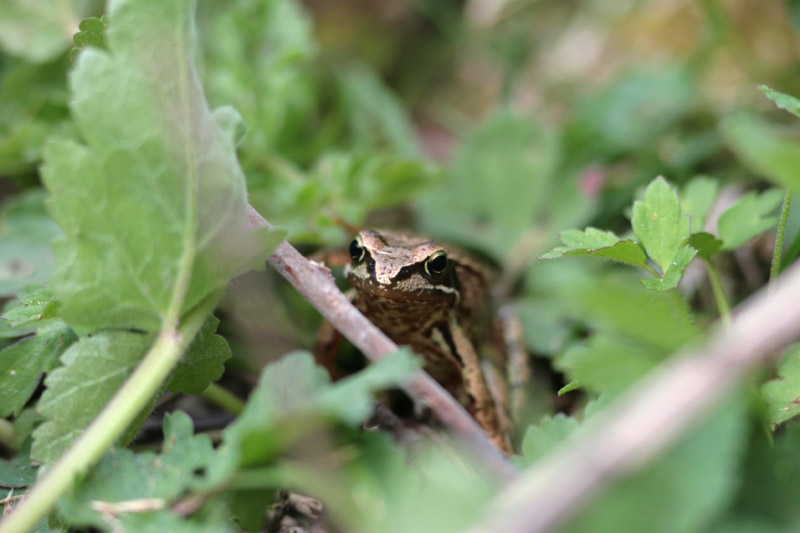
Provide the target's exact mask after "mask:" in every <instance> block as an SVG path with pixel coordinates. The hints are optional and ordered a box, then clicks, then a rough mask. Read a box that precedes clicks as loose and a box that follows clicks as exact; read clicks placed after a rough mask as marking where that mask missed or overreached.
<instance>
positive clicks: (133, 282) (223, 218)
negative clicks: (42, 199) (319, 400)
mask: <svg viewBox="0 0 800 533" xmlns="http://www.w3.org/2000/svg"><path fill="white" fill-rule="evenodd" d="M114 6H115V9H114V10H113V11H112V12H111V13H110V14H109V27H108V32H107V37H108V47H109V51H108V52H107V51H103V50H99V49H97V48H89V49H87V50H85V51H84V52H83V53H82V54H81V55H80V57H79V60H78V62H77V65H76V68H75V70H74V71H73V73H72V75H71V76H70V88H71V92H72V100H71V109H72V113H73V118H74V122H75V125H76V128H77V130H78V131H79V132H80V135H81V137H82V140H81V141H78V140H75V139H68V138H63V137H61V138H57V139H54V140H53V141H51V142H50V143H48V145H47V148H46V150H45V164H44V166H43V167H42V177H43V179H44V181H45V184H46V185H47V187H48V188H49V189H50V191H51V192H52V195H51V197H50V200H49V207H50V210H51V213H52V214H53V218H54V219H55V220H56V221H57V222H58V223H59V225H60V226H61V227H62V229H63V230H64V232H65V233H66V236H65V238H63V239H61V240H59V241H57V242H56V243H55V245H54V247H55V253H56V263H57V270H56V273H55V275H54V276H53V279H52V284H53V289H54V291H55V293H56V296H57V298H58V299H59V300H60V301H62V302H63V304H64V307H63V310H62V316H63V317H64V318H65V320H67V322H68V323H70V324H72V325H80V326H83V327H86V328H101V327H119V328H129V329H137V330H144V331H156V330H158V328H159V327H160V325H161V323H162V322H163V321H164V320H165V319H167V318H168V317H169V316H170V315H173V316H172V317H171V318H169V320H172V321H175V320H176V319H177V318H178V316H174V315H181V314H183V313H184V312H186V311H187V310H189V309H192V308H194V307H195V306H196V305H197V304H198V303H200V302H201V301H204V300H205V299H206V298H207V297H209V295H212V294H215V293H217V292H218V291H219V290H220V289H221V288H222V287H223V286H224V285H225V284H226V283H227V281H228V280H229V279H230V278H231V277H233V276H235V275H236V274H238V273H241V272H242V271H244V270H246V269H247V268H249V267H251V266H252V265H253V264H255V262H256V261H257V260H261V259H263V258H264V257H266V255H267V253H268V250H267V249H266V246H265V243H264V239H265V235H266V234H267V233H268V232H266V231H258V232H256V233H251V234H247V233H246V231H245V228H246V218H247V202H246V192H245V184H244V176H243V175H242V172H241V169H240V168H239V166H238V162H237V160H236V152H235V143H234V136H235V121H231V120H230V113H222V114H220V113H219V112H216V113H212V111H211V110H210V109H209V108H208V106H207V104H206V102H205V99H204V95H203V91H202V87H201V86H200V83H199V80H198V78H197V73H196V72H195V67H194V64H193V57H194V45H195V39H194V24H193V19H192V8H193V7H194V2H193V1H192V0H181V1H175V2H160V1H156V0H145V1H142V2H127V3H123V2H118V3H115V4H114Z"/></svg>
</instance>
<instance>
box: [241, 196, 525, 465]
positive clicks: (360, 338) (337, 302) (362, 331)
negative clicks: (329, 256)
mask: <svg viewBox="0 0 800 533" xmlns="http://www.w3.org/2000/svg"><path fill="white" fill-rule="evenodd" d="M248 222H249V225H250V229H255V228H259V227H271V226H270V224H269V222H267V221H266V220H264V218H263V217H262V216H261V215H260V214H259V213H258V212H257V211H256V210H255V209H253V208H252V207H250V208H249V209H248ZM267 261H268V262H269V264H271V265H272V266H273V267H275V269H276V270H277V271H278V272H279V273H280V274H281V275H282V276H283V277H284V278H286V279H287V280H288V281H289V283H291V284H292V285H293V286H294V288H295V289H297V291H298V292H299V293H300V294H302V295H303V297H305V299H306V300H308V301H309V302H310V303H311V305H313V306H314V307H315V308H316V309H317V310H318V311H319V312H320V313H321V314H322V316H324V317H325V318H326V319H327V320H328V321H329V322H330V323H331V324H333V325H334V326H335V327H336V329H338V330H339V331H340V332H341V333H342V335H344V336H345V337H347V338H348V339H349V340H350V342H352V343H353V344H354V345H355V346H356V347H357V348H358V349H359V350H361V351H362V352H363V353H364V355H365V356H366V357H367V358H369V359H370V360H372V361H378V360H380V359H383V358H384V357H386V356H388V355H390V354H391V353H393V352H395V351H396V350H397V345H396V344H395V343H394V342H392V341H391V340H389V338H388V337H387V336H386V335H384V334H383V332H382V331H380V330H379V329H378V328H376V327H375V326H374V325H373V324H372V322H370V321H369V320H368V319H367V318H366V317H365V316H364V315H362V314H361V312H360V311H359V310H358V309H356V308H355V307H354V306H353V305H352V304H351V303H350V301H348V299H347V297H346V296H345V295H344V294H343V293H342V292H341V291H340V290H339V289H338V288H337V287H336V284H335V283H334V281H333V276H332V275H331V273H330V271H329V270H328V269H327V268H325V267H322V266H320V265H318V264H315V263H312V262H310V261H309V260H307V259H306V258H305V257H303V256H302V255H301V254H300V253H299V252H298V251H297V250H295V248H294V247H293V246H291V245H290V244H289V243H287V242H286V241H284V242H282V243H281V244H279V245H278V248H277V249H276V250H275V253H274V254H272V255H271V256H269V258H268V259H267ZM403 390H405V391H406V392H407V393H408V394H409V395H410V396H411V397H412V398H413V399H414V400H415V401H418V402H421V403H422V404H423V405H425V406H427V407H428V408H430V410H431V411H432V412H433V414H434V416H436V418H437V419H438V420H439V421H440V422H442V423H443V424H444V425H445V426H447V427H448V428H449V429H450V430H451V431H452V432H453V433H455V434H456V435H457V436H458V437H460V438H461V439H462V440H463V441H464V442H465V443H467V444H468V445H469V447H470V448H471V449H472V451H473V453H475V454H476V455H477V456H478V457H479V458H480V459H481V460H483V462H484V463H485V464H486V466H488V467H489V468H490V469H491V470H492V471H493V472H495V473H496V474H497V475H498V476H500V477H501V478H502V479H505V480H511V479H513V478H515V477H516V475H517V472H516V470H515V469H514V467H513V466H512V465H511V463H509V462H508V461H507V460H506V459H505V458H504V457H503V456H502V455H501V454H500V452H499V451H498V450H497V449H496V448H495V447H494V446H493V445H492V444H491V443H490V442H489V440H488V439H487V438H486V435H485V434H484V433H483V431H482V430H481V429H480V427H479V426H478V424H477V423H476V422H475V420H474V419H473V418H472V417H471V416H470V415H469V414H468V413H467V412H466V411H465V410H464V408H463V407H461V405H460V404H459V403H458V402H456V400H455V399H454V398H453V397H452V396H450V394H448V393H447V392H446V391H445V390H444V389H443V388H442V387H441V386H440V385H439V384H438V383H437V382H436V381H434V380H433V379H432V378H431V377H430V376H428V375H427V374H425V373H424V372H418V373H417V374H416V375H415V376H414V377H413V378H412V379H411V381H410V382H409V383H407V384H406V385H405V386H404V387H403Z"/></svg>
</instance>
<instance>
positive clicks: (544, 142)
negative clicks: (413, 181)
mask: <svg viewBox="0 0 800 533" xmlns="http://www.w3.org/2000/svg"><path fill="white" fill-rule="evenodd" d="M559 158H560V140H559V136H558V132H556V131H554V130H553V127H552V125H549V124H548V125H545V124H543V123H542V121H540V120H538V118H537V117H531V116H515V115H513V114H512V113H510V112H508V111H506V110H498V111H496V112H495V113H494V114H492V115H491V116H489V117H488V118H487V119H486V120H485V121H484V123H483V124H481V125H480V126H479V127H478V128H477V129H476V130H475V131H473V132H470V133H469V134H468V135H467V136H466V138H465V139H464V141H463V142H462V143H461V145H460V146H459V149H458V152H457V154H456V156H455V159H454V162H453V166H452V178H451V180H450V181H449V183H448V184H447V185H446V186H445V187H442V188H440V189H437V190H435V191H432V192H431V193H429V194H427V195H425V196H423V197H422V198H421V199H420V204H419V207H420V209H419V213H420V215H421V220H422V225H423V228H424V229H425V230H426V231H427V232H428V233H430V234H432V235H437V236H440V237H442V238H443V239H447V240H450V241H454V242H467V243H470V244H471V245H472V246H477V247H480V248H482V249H483V250H486V251H487V252H489V253H490V254H492V255H493V256H495V257H498V258H501V257H504V256H505V254H506V253H507V252H508V251H509V249H510V248H511V247H512V246H513V245H514V244H515V243H517V241H518V240H519V239H520V238H521V237H522V236H523V235H524V234H525V232H527V231H529V230H530V228H531V225H532V224H533V223H534V221H535V220H536V219H537V218H538V217H539V216H541V214H542V213H543V212H548V211H549V212H552V211H551V205H550V203H549V200H550V193H551V187H554V186H555V183H556V181H557V180H555V179H554V177H555V169H556V166H557V164H558V161H559Z"/></svg>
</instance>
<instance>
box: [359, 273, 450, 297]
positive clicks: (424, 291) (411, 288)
mask: <svg viewBox="0 0 800 533" xmlns="http://www.w3.org/2000/svg"><path fill="white" fill-rule="evenodd" d="M349 281H350V285H352V286H353V288H354V289H355V290H356V291H357V292H359V293H361V294H364V295H367V296H371V297H374V298H381V299H387V300H403V301H408V302H409V303H411V302H415V301H443V300H449V299H453V298H454V299H456V300H457V299H458V291H457V290H456V289H454V288H453V287H448V286H446V285H434V286H430V285H429V286H420V285H419V284H415V283H414V282H413V280H407V281H406V280H404V281H401V282H397V283H393V284H384V283H379V282H377V281H375V280H371V279H370V280H364V279H360V278H352V279H350V280H349Z"/></svg>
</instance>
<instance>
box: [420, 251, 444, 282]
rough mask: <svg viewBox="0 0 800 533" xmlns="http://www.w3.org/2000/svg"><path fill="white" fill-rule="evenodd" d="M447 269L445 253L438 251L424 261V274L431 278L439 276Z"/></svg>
mask: <svg viewBox="0 0 800 533" xmlns="http://www.w3.org/2000/svg"><path fill="white" fill-rule="evenodd" d="M446 269H447V253H446V252H445V251H444V250H439V251H438V252H434V253H433V254H431V256H430V257H428V259H426V260H425V273H426V274H427V275H429V276H431V277H433V276H439V275H441V274H442V272H444V271H445V270H446Z"/></svg>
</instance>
